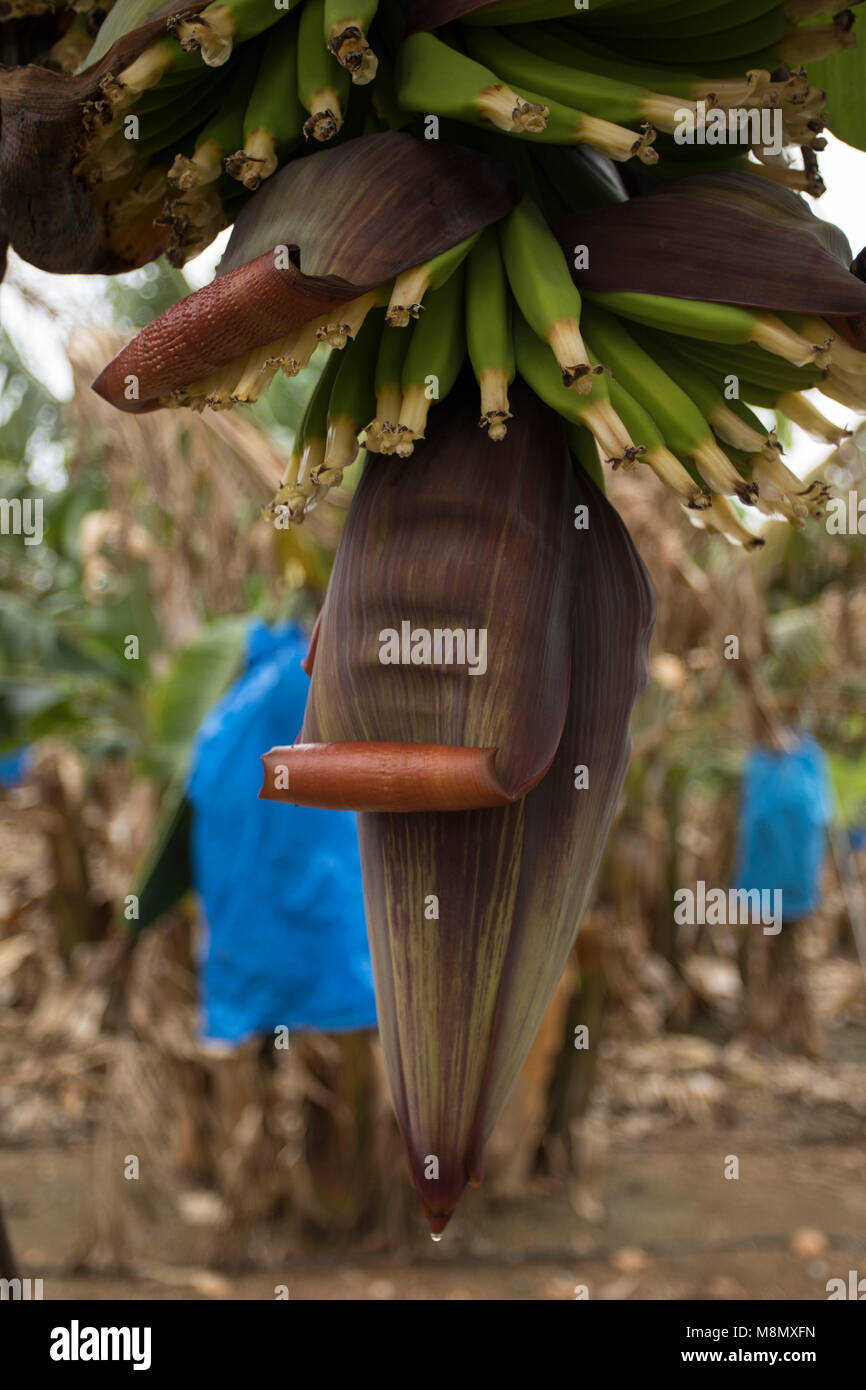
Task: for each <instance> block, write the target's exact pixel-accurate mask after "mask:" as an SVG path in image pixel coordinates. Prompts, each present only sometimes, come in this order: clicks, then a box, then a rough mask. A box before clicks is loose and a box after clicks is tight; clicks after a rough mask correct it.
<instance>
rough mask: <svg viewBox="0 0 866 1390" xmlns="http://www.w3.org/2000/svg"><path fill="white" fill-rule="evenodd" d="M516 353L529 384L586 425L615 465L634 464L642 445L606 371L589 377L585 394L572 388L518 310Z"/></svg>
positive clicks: (570, 417)
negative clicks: (622, 414)
mask: <svg viewBox="0 0 866 1390" xmlns="http://www.w3.org/2000/svg"><path fill="white" fill-rule="evenodd" d="M514 353H515V359H516V362H517V370H518V372H519V373H520V375H521V376H522V377H523V380H524V381H525V382H526V384H527V386H529V387H531V389H532V390H533V391H534V392H535V394H536V396H540V397H541V399H542V400H543V401H544V402H545V404H547V405H549V406H550V407H551V409H552V410H555V411H556V412H557V413H558V414H559V415H561V416H562V417H563V419H564V420H570V421H571V422H572V424H575V425H585V426H586V428H587V429H588V430H589V431H590V433H591V434H592V436H593V438H594V439H595V442H596V444H597V445H598V447H599V451H600V453H601V454H602V456H603V457H604V458H605V459H606V460H607V462H608V463H609V464H611V465H612V467H614V468H617V467H619V465H620V464H623V463H625V464H633V463H634V462H635V461H636V459H638V458H639V457H640V454H641V452H642V445H641V444H639V443H636V442H635V441H634V440H633V439H632V437H631V435H630V434H629V432H628V430H627V429H626V427H625V424H624V423H623V421H622V420H621V419H620V418H619V416H618V415H617V413H616V411H615V409H614V407H613V405H612V404H611V400H610V393H609V390H608V385H607V381H606V379H605V376H604V373H603V371H602V372H601V373H600V374H599V375H598V376H593V377H590V378H588V380H589V381H590V383H591V389H590V391H589V392H587V393H585V394H584V395H580V396H579V395H578V394H577V393H576V392H575V391H571V390H569V388H568V387H567V386H565V385H564V384H563V382H562V379H561V377H560V375H559V373H558V372H557V370H556V367H555V366H554V364H553V361H552V359H551V356H550V353H549V352H548V351H547V349H546V347H545V344H544V343H543V341H542V340H541V338H539V337H538V335H537V334H536V333H534V332H533V330H532V328H531V326H530V324H529V323H527V321H526V319H525V318H524V317H523V315H522V314H521V313H520V311H519V310H515V313H514Z"/></svg>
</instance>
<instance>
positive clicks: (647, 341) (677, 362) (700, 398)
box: [633, 329, 779, 454]
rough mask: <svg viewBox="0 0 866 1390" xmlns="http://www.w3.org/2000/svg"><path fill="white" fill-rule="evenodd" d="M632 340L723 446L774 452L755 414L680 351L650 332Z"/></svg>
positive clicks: (773, 444) (771, 440)
mask: <svg viewBox="0 0 866 1390" xmlns="http://www.w3.org/2000/svg"><path fill="white" fill-rule="evenodd" d="M633 337H634V339H635V341H636V342H637V343H639V344H640V345H641V347H642V348H643V349H644V351H645V352H648V353H649V354H650V356H651V357H652V358H653V360H654V361H655V362H656V363H657V364H658V366H660V367H661V368H662V370H663V371H665V372H667V374H668V376H670V377H673V379H674V381H676V382H677V384H678V385H679V386H680V388H681V389H682V390H683V391H685V393H686V395H687V396H689V397H690V398H691V400H693V401H694V403H695V405H696V406H697V407H698V410H699V411H700V412H701V414H702V415H703V417H704V419H705V420H706V421H707V422H708V424H709V425H711V426H712V428H713V431H714V432H715V434H716V435H717V436H718V438H719V439H720V440H721V441H722V443H723V444H730V445H731V446H732V447H733V448H735V449H742V450H744V451H745V452H746V453H749V454H759V453H762V452H764V451H765V450H772V451H774V452H778V450H779V443H778V440H776V439H775V437H774V436H772V435H768V433H767V431H766V430H765V429H764V428H763V426H762V425H761V422H760V420H759V419H758V417H757V415H753V414H752V412H751V411H750V410H749V408H748V406H744V405H742V403H740V402H738V401H733V400H732V401H728V400H726V399H725V396H724V395H723V393H722V391H721V390H720V389H719V387H718V386H717V384H716V382H715V381H714V379H713V377H712V376H711V375H710V374H709V373H708V372H706V371H705V370H704V369H703V368H701V367H700V366H698V365H696V364H695V363H694V362H693V361H689V360H688V358H687V356H686V353H685V352H684V351H677V349H676V348H675V347H674V346H673V345H668V344H667V343H665V341H664V339H663V337H662V335H661V334H659V333H653V332H652V331H651V330H647V329H644V330H642V331H638V332H635V333H634V334H633Z"/></svg>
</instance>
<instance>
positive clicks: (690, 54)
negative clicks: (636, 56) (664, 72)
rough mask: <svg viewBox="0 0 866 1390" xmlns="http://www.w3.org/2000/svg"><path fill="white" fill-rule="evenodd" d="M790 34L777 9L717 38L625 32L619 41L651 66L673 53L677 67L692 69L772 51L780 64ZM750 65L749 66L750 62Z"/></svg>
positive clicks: (627, 30)
mask: <svg viewBox="0 0 866 1390" xmlns="http://www.w3.org/2000/svg"><path fill="white" fill-rule="evenodd" d="M793 31H794V26H793V25H792V24H791V23H790V22H789V21H788V20H787V19H785V17H784V15H783V14H782V12H781V10H780V9H779V8H778V7H777V8H776V9H775V10H773V11H772V12H771V13H770V14H763V15H759V16H758V17H757V18H756V19H749V20H747V22H746V23H744V24H736V25H733V26H730V27H728V28H727V29H724V30H722V32H721V33H718V34H712V35H706V34H699V35H697V36H695V37H691V38H690V37H688V36H682V37H680V36H679V35H677V34H673V35H668V34H664V33H662V34H656V35H655V36H654V35H652V34H651V33H649V32H647V33H642V34H637V33H634V31H633V30H630V29H624V30H623V31H622V33H621V35H620V41H621V42H622V43H623V46H624V47H625V48H626V51H627V52H633V51H634V50H635V49H637V50H639V53H640V55H641V56H644V55H645V56H646V57H647V58H649V60H650V62H653V61H656V60H660V61H662V62H666V61H667V59H668V55H669V54H670V53H671V52H674V53H676V57H677V62H678V63H682V64H688V65H689V66H695V65H700V64H701V63H702V62H703V61H704V60H705V59H711V60H712V61H713V62H714V63H717V64H718V63H721V62H735V61H737V60H740V59H745V58H749V57H750V55H752V54H756V53H761V52H764V51H765V50H772V52H773V53H774V55H776V57H777V60H778V61H779V62H782V61H784V59H783V55H782V52H781V51H780V45H782V46H783V41H784V40H785V39H787V38H789V37H790V35H791V34H792V32H793ZM749 65H750V66H751V62H750V64H749Z"/></svg>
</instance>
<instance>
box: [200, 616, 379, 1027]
mask: <svg viewBox="0 0 866 1390" xmlns="http://www.w3.org/2000/svg"><path fill="white" fill-rule="evenodd" d="M308 644H309V639H308V637H306V636H305V634H304V633H302V632H301V631H300V629H299V628H297V627H293V626H287V627H282V628H278V629H273V630H271V629H268V628H267V627H265V626H264V625H263V624H256V625H255V626H253V627H252V628H251V630H250V634H249V639H248V664H247V668H246V670H245V672H244V674H243V675H242V676H241V677H240V678H239V679H238V680H237V681H236V682H235V684H234V685H233V686H232V687H231V688H230V689H229V690H228V691H227V693H226V694H225V695H224V696H223V698H222V699H221V700H220V702H219V703H218V704H217V705H216V706H214V708H213V709H212V710H211V711H210V713H209V714H208V716H207V718H206V719H205V721H204V723H203V724H202V726H201V729H200V730H199V733H198V735H197V737H196V741H195V745H194V747H193V752H192V759H191V772H190V777H189V786H188V796H189V799H190V801H191V803H192V808H193V812H192V866H193V881H194V883H195V885H196V891H197V893H198V895H199V900H200V903H201V909H202V917H203V919H204V928H205V930H204V933H203V936H204V940H203V943H202V949H201V952H200V961H199V968H200V976H201V992H202V1000H203V1009H204V1019H203V1031H204V1035H205V1036H206V1037H208V1038H220V1039H225V1040H228V1041H240V1040H242V1039H243V1038H247V1037H249V1036H250V1035H251V1034H254V1033H259V1032H273V1030H274V1028H276V1027H277V1026H278V1025H280V1024H284V1025H286V1026H287V1027H288V1028H289V1029H292V1030H296V1029H297V1030H300V1029H316V1030H320V1031H337V1030H342V1029H353V1028H366V1027H371V1026H375V1023H376V1006H375V1000H374V995H373V975H372V968H371V965H370V956H369V951H368V947H367V935H366V929H365V925H364V899H363V890H362V885H361V864H360V858H359V852H358V840H357V832H356V826H355V817H354V815H352V814H350V813H349V812H345V811H314V810H309V809H307V808H305V807H296V806H287V805H284V804H278V803H275V802H271V801H259V800H258V799H257V798H258V790H259V787H260V786H261V783H262V764H261V761H260V759H261V755H262V753H265V752H267V750H268V749H269V748H271V747H273V746H275V745H278V744H286V743H291V741H292V739H293V738H294V737H295V736H296V734H297V731H298V729H299V728H300V727H301V724H302V722H303V717H304V706H305V703H306V699H307V691H308V689H309V680H308V678H307V676H306V675H305V674H304V672H303V671H302V670H301V665H300V663H301V659H302V657H304V656H305V655H306V651H307V647H308Z"/></svg>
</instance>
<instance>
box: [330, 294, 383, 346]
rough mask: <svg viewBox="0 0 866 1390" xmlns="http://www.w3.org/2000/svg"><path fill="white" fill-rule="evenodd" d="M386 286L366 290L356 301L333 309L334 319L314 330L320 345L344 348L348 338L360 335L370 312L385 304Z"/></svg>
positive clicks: (350, 301)
mask: <svg viewBox="0 0 866 1390" xmlns="http://www.w3.org/2000/svg"><path fill="white" fill-rule="evenodd" d="M387 300H388V286H386V285H380V287H379V288H378V289H376V290H368V291H367V293H366V294H362V295H359V296H358V298H357V299H350V300H348V301H347V302H346V303H345V304H339V305H337V306H336V307H335V309H334V314H335V315H336V317H335V318H333V319H331V320H329V322H327V323H322V324H320V325H319V327H318V328H317V329H316V338H317V339H318V341H319V342H320V343H327V344H328V346H329V347H332V348H337V349H338V350H339V349H340V348H344V347H345V346H346V344H347V342H348V341H349V339H350V338H354V337H356V336H357V335H358V333H360V331H361V327H362V325H363V324H364V321H365V319H366V318H367V315H368V314H369V312H370V310H371V309H373V308H374V307H375V306H376V305H380V306H381V305H382V304H385V303H387Z"/></svg>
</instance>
